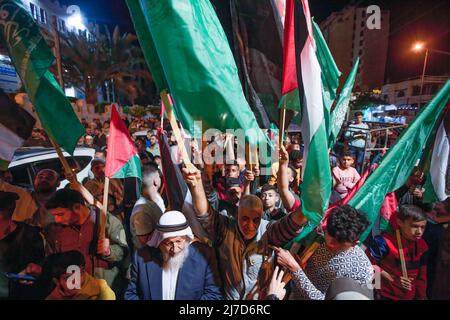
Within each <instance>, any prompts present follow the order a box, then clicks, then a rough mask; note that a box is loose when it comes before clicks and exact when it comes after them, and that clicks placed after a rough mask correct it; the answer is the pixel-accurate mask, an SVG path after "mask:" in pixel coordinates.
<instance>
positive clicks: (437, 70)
mask: <svg viewBox="0 0 450 320" xmlns="http://www.w3.org/2000/svg"><path fill="white" fill-rule="evenodd" d="M59 1H60V3H61V4H66V5H70V4H77V5H79V6H80V8H81V11H82V12H83V14H84V15H85V17H86V18H87V19H88V20H89V21H95V22H97V23H99V24H107V25H109V26H111V28H112V27H113V26H115V25H118V26H119V27H120V30H121V31H122V32H133V33H134V30H133V26H132V23H131V19H130V16H129V13H128V8H127V6H126V3H125V0H95V1H93V0H59ZM349 2H351V1H348V0H317V1H310V6H311V13H312V15H313V16H315V17H316V21H318V22H320V21H322V20H323V19H325V18H326V17H327V16H328V15H329V14H330V13H331V12H333V11H337V10H340V9H341V8H343V7H344V6H345V4H347V3H349ZM356 2H359V3H361V4H362V5H370V4H378V5H380V7H381V9H388V10H390V12H391V19H390V20H391V21H390V23H391V26H390V28H391V30H390V42H389V53H388V65H387V67H386V71H387V72H386V80H387V81H388V82H389V81H398V80H402V79H406V78H409V77H416V76H419V74H421V72H422V64H423V54H422V55H420V54H415V53H413V52H411V51H410V48H411V46H412V43H414V42H415V41H417V40H422V41H425V42H426V43H427V44H428V46H429V47H430V48H434V49H439V50H444V51H450V22H449V18H448V17H449V15H450V1H447V0H408V1H405V0H360V1H356ZM445 73H447V75H448V74H450V58H449V56H446V55H442V54H435V53H431V54H430V56H429V65H428V67H427V74H433V75H442V74H445Z"/></svg>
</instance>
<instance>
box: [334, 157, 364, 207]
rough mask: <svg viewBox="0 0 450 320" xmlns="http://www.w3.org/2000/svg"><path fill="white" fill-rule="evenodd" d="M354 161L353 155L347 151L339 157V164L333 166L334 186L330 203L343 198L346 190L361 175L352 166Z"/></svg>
mask: <svg viewBox="0 0 450 320" xmlns="http://www.w3.org/2000/svg"><path fill="white" fill-rule="evenodd" d="M354 163H355V161H354V159H353V156H352V155H351V154H350V153H348V152H346V153H344V154H343V155H341V156H340V157H339V166H337V167H334V168H333V170H332V173H333V180H334V181H333V182H334V183H335V186H334V189H333V192H332V194H331V199H330V203H334V202H336V201H339V200H341V199H342V198H345V197H346V196H347V194H348V192H349V191H350V190H351V189H352V188H353V187H354V186H355V184H356V183H358V181H359V179H360V178H361V177H360V175H359V173H358V171H356V169H355V168H354V167H353V164H354Z"/></svg>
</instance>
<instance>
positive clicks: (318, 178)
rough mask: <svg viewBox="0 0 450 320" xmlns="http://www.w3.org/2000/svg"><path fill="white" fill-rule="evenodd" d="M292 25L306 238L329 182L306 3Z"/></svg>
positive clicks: (327, 193) (320, 213)
mask: <svg viewBox="0 0 450 320" xmlns="http://www.w3.org/2000/svg"><path fill="white" fill-rule="evenodd" d="M294 23H295V50H296V52H297V54H296V72H297V83H298V91H299V96H300V102H301V104H302V127H301V130H302V137H303V142H304V157H303V159H304V160H303V163H304V164H303V168H304V170H303V171H302V174H303V184H302V193H301V200H302V211H303V214H304V215H305V216H306V217H307V218H308V224H307V226H305V228H304V230H303V232H302V234H304V235H306V234H308V233H309V232H311V231H312V230H313V229H314V228H315V227H316V226H317V225H318V224H319V223H320V221H321V220H322V217H323V215H324V213H325V211H326V210H327V208H328V202H329V198H330V193H331V188H332V179H331V169H330V161H329V155H328V134H327V128H326V123H325V115H324V113H325V111H324V105H323V97H322V78H321V68H320V65H319V61H318V59H317V55H316V43H315V40H314V37H313V27H312V21H311V15H310V11H309V4H308V1H307V0H302V1H301V2H300V1H296V2H295V4H294ZM300 239H301V237H300ZM300 239H297V240H300Z"/></svg>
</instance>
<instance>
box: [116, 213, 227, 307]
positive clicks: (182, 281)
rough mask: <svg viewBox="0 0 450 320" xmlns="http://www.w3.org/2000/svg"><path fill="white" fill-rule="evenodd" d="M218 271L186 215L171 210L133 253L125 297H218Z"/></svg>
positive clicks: (128, 298)
mask: <svg viewBox="0 0 450 320" xmlns="http://www.w3.org/2000/svg"><path fill="white" fill-rule="evenodd" d="M140 241H144V240H141V239H140ZM216 270H217V268H216V266H215V259H214V255H213V251H212V250H211V249H210V248H208V247H207V246H206V245H203V244H201V243H199V242H197V241H195V240H194V235H193V233H192V230H191V228H190V227H189V224H188V222H187V220H186V218H185V216H184V215H183V214H182V213H181V212H179V211H168V212H166V213H164V214H163V215H162V216H161V218H160V219H159V222H158V223H157V224H156V228H155V230H154V231H153V232H152V233H151V234H149V239H148V240H147V242H146V246H145V247H143V248H141V249H139V250H137V251H136V253H135V255H134V259H133V264H132V266H131V281H130V284H129V286H128V289H127V291H126V293H125V299H127V300H219V299H222V293H221V292H220V282H219V278H218V276H217V272H216Z"/></svg>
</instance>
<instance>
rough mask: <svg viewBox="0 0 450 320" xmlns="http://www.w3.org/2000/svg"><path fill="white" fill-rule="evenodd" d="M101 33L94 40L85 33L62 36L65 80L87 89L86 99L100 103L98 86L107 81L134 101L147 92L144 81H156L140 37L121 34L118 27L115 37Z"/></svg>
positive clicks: (129, 99)
mask: <svg viewBox="0 0 450 320" xmlns="http://www.w3.org/2000/svg"><path fill="white" fill-rule="evenodd" d="M105 29H106V34H100V33H97V35H96V36H95V39H94V40H91V39H88V38H87V37H85V36H84V35H78V34H76V33H68V34H67V35H65V36H62V37H61V53H62V54H61V55H62V62H63V68H64V70H65V71H64V81H65V83H66V84H68V85H73V86H75V87H78V88H80V89H81V90H84V93H85V95H86V102H87V103H91V104H95V103H96V102H97V88H99V87H103V86H104V85H105V84H106V83H110V84H112V85H113V86H114V89H115V91H116V92H117V93H118V95H119V102H120V100H121V99H120V96H121V97H124V98H126V99H127V100H128V101H129V102H131V103H132V104H134V101H135V100H136V99H137V98H138V97H139V95H141V94H143V93H144V90H143V88H142V84H143V83H145V82H150V81H151V80H152V78H151V75H150V73H149V71H148V70H147V69H146V67H145V66H146V65H145V60H144V59H143V56H142V52H141V49H140V47H139V46H138V45H137V37H136V36H135V35H133V34H127V33H125V34H123V35H121V34H120V31H119V28H118V27H115V29H114V32H113V34H112V36H111V34H110V33H109V30H108V28H107V27H106V28H105Z"/></svg>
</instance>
